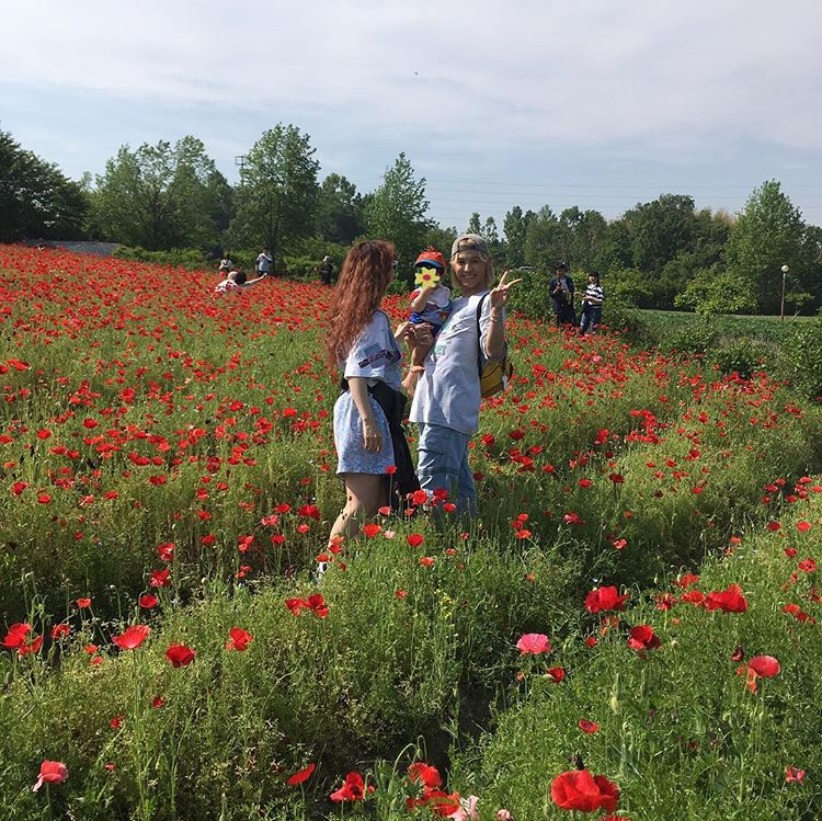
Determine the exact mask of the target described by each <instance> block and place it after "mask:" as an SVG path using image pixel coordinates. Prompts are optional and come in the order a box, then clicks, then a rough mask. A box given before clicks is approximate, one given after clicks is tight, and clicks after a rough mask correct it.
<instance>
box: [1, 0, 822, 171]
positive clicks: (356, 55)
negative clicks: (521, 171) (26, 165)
mask: <svg viewBox="0 0 822 821" xmlns="http://www.w3.org/2000/svg"><path fill="white" fill-rule="evenodd" d="M4 22H5V24H6V25H5V27H4V28H5V30H6V36H5V38H4V48H3V50H2V51H0V78H2V82H3V83H4V84H5V85H6V86H8V87H18V88H25V89H28V90H29V91H30V92H31V93H32V94H33V95H36V94H37V90H38V89H50V93H52V94H53V93H54V92H55V90H59V89H65V90H66V93H69V92H71V93H76V92H78V91H81V92H83V93H84V94H86V95H87V97H88V99H98V100H100V101H104V100H116V99H121V100H134V101H135V104H136V103H139V105H140V106H141V110H145V107H146V106H147V105H149V104H150V103H151V102H152V101H156V102H158V103H164V104H166V105H171V106H174V107H175V108H176V109H177V110H179V111H180V112H185V111H187V110H189V109H191V111H192V123H195V122H196V124H197V126H198V127H200V128H202V122H203V119H202V116H201V115H200V118H199V119H197V118H195V116H194V114H193V111H194V109H199V110H200V112H202V110H203V108H204V107H205V108H206V109H207V108H208V107H212V108H213V110H214V112H215V114H214V116H215V119H216V118H218V117H220V116H221V114H220V112H224V111H227V110H230V111H232V112H234V116H235V117H237V118H238V119H245V115H248V117H247V119H249V120H251V119H254V118H256V119H257V121H259V122H261V123H264V125H263V126H262V128H261V129H260V130H262V129H263V128H267V127H271V126H272V125H274V124H275V123H276V122H280V121H282V122H293V123H295V124H297V125H299V126H301V127H302V128H304V129H305V130H307V131H308V132H309V133H310V134H311V135H312V137H313V138H314V142H315V144H318V145H319V144H321V143H322V144H324V145H326V146H327V150H326V154H325V155H324V156H323V157H322V161H323V163H324V164H325V162H326V161H327V160H329V159H331V160H332V165H333V158H335V157H337V156H340V157H345V156H349V157H350V156H351V155H352V153H356V152H357V150H358V148H359V149H360V150H364V148H365V147H366V146H371V147H373V146H376V145H378V144H379V145H382V146H383V151H384V153H385V156H386V159H384V160H382V161H381V162H379V163H378V164H377V167H376V168H374V173H375V174H381V173H382V171H383V170H384V167H385V165H387V164H388V163H389V162H390V161H391V159H392V158H393V157H394V156H396V154H397V153H398V152H399V150H406V151H408V153H409V155H410V156H411V157H412V160H414V161H415V164H417V165H420V166H423V167H429V168H437V167H438V165H439V164H440V162H441V160H442V158H443V157H447V159H448V161H449V162H451V161H452V158H453V156H454V155H455V154H461V155H463V156H466V157H470V158H472V159H475V158H477V157H480V156H487V157H490V158H491V159H490V160H489V165H490V166H491V167H495V168H497V169H499V171H500V173H502V172H503V171H504V169H505V167H506V165H508V164H515V163H516V159H517V157H518V156H520V155H521V156H529V157H533V156H534V155H536V154H539V152H540V151H542V152H544V153H546V154H549V153H550V154H553V155H556V156H560V155H563V154H566V155H568V154H572V155H576V154H578V153H579V152H584V151H590V152H593V153H592V156H598V157H600V158H601V157H602V154H601V152H602V151H605V150H607V149H608V148H611V149H613V150H614V152H615V153H614V154H613V158H612V159H611V160H610V166H611V168H613V167H614V166H615V165H619V163H620V162H621V159H624V158H631V157H638V156H643V157H646V158H648V159H653V160H654V161H655V162H660V163H663V162H664V163H669V164H670V165H671V167H677V166H678V165H681V164H682V163H683V162H685V161H687V160H689V159H690V161H692V162H697V161H699V159H700V157H704V156H705V155H706V154H711V155H713V156H714V157H715V156H722V155H723V154H724V153H726V152H727V154H728V155H732V154H733V153H734V152H735V151H738V145H739V144H745V145H746V146H751V145H753V144H756V143H761V144H767V145H772V146H784V149H785V150H786V151H796V150H808V151H813V152H818V151H822V104H821V103H822V99H820V96H822V49H819V48H818V42H817V41H818V37H819V33H820V29H821V28H822V27H821V26H820V23H822V5H820V3H819V0H782V2H781V3H776V2H773V0H692V1H691V2H689V3H677V4H673V3H668V2H660V0H622V2H616V0H583V2H578V3H567V2H558V0H472V1H471V2H469V0H439V1H437V0H417V2H415V3H405V2H404V3H398V2H392V0H321V2H319V3H313V4H311V3H303V2H295V0H286V1H285V2H280V3H277V4H265V3H260V2H259V0H163V2H161V1H160V0H142V2H141V3H137V4H131V5H126V4H122V3H111V2H104V1H103V0H75V2H73V3H65V2H64V0H34V1H33V0H6V2H5V4H4ZM95 95H96V96H95ZM101 104H102V102H101ZM160 118H161V115H158V119H160ZM15 122H16V121H15ZM309 123H310V124H311V126H312V127H311V128H308V127H307V126H306V125H305V124H309ZM9 125H10V124H6V123H2V122H0V127H4V128H8V127H9ZM55 126H57V124H55ZM32 128H33V126H32ZM317 128H319V129H321V131H320V132H318V131H317ZM326 128H327V129H328V133H325V129H326ZM12 130H13V131H14V129H12ZM212 130H213V137H212V139H213V140H214V141H215V142H217V143H220V144H224V145H227V144H233V143H235V144H236V145H237V146H241V145H245V146H249V145H250V144H251V142H253V141H254V140H255V139H256V138H257V137H258V136H259V133H260V131H257V133H255V134H242V135H237V136H236V138H235V136H234V135H231V134H230V133H229V132H228V131H227V130H226V127H225V125H224V124H222V125H220V124H218V123H216V122H215V123H214V124H213V129H212ZM186 133H195V134H197V135H198V136H201V137H203V138H204V139H205V135H204V134H203V132H202V131H199V132H198V131H196V130H195V129H194V128H192V129H191V130H189V131H186ZM55 138H56V137H55ZM168 138H170V139H171V138H172V137H171V135H169V137H168ZM125 141H126V140H123V141H121V142H125ZM127 141H129V142H131V143H132V144H139V143H140V142H141V141H142V139H141V138H140V137H139V136H138V137H135V138H133V139H130V140H127ZM67 142H70V139H69V138H68V137H67ZM417 147H418V148H417ZM233 150H235V151H237V153H241V149H239V148H237V149H233ZM112 153H113V152H112ZM55 159H57V160H58V161H59V158H55ZM379 159H382V158H379ZM600 161H602V159H601V160H600ZM360 163H361V164H362V160H360ZM751 173H752V174H755V175H756V176H755V179H754V180H753V181H752V185H751V187H752V186H753V185H756V184H759V183H761V182H762V179H763V178H762V173H761V170H760V169H756V170H755V171H752V172H751Z"/></svg>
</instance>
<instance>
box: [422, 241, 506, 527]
mask: <svg viewBox="0 0 822 821" xmlns="http://www.w3.org/2000/svg"><path fill="white" fill-rule="evenodd" d="M451 274H452V281H453V284H454V285H455V286H456V287H458V288H459V290H460V295H459V296H458V297H457V298H456V299H454V300H453V301H452V303H451V313H450V314H449V316H448V319H447V320H446V321H445V324H444V325H443V326H442V329H441V330H440V332H439V333H438V334H437V339H436V341H435V342H434V343H433V346H432V347H431V348H430V351H429V353H428V355H427V356H426V358H425V366H424V367H425V370H424V372H423V373H422V374H421V375H420V380H419V383H418V384H417V389H416V391H415V393H414V401H413V403H412V405H411V413H410V419H411V421H412V422H415V423H417V425H419V441H418V449H419V459H418V462H417V473H418V475H419V479H420V484H421V485H422V488H423V490H425V491H427V492H428V494H429V497H432V496H435V494H436V491H438V490H441V489H444V490H445V491H446V492H447V493H448V494H449V496H450V498H451V500H452V501H453V502H454V503H455V504H456V508H457V511H458V512H459V513H461V514H467V515H469V516H470V515H475V514H476V512H477V493H476V488H475V486H474V477H473V475H472V473H471V469H470V467H469V465H468V444H469V442H470V440H471V436H472V435H473V434H474V433H475V432H476V430H477V424H478V421H479V409H480V403H481V401H482V391H481V388H480V363H481V362H484V361H487V360H496V361H499V360H501V359H502V358H503V357H504V356H505V352H506V347H507V342H506V339H505V311H504V308H505V303H506V302H507V301H508V292H509V290H510V288H511V286H512V285H515V284H516V283H517V282H519V281H520V280H518V279H515V280H512V281H510V282H508V281H507V278H508V272H507V271H506V272H505V273H504V274H503V275H502V277H501V278H500V282H499V285H497V286H496V288H493V289H492V287H491V286H492V285H493V282H494V267H493V265H492V263H491V257H490V255H489V253H488V244H487V243H486V241H485V240H484V239H483V238H482V237H481V236H479V235H478V234H463V235H462V236H460V237H457V239H456V240H455V241H454V244H453V245H452V247H451ZM480 303H482V305H481V310H480ZM478 311H479V312H480V316H479V321H477V313H478ZM414 339H415V346H416V345H421V346H422V347H423V348H425V347H426V346H427V345H431V341H432V340H431V332H430V330H428V329H427V328H426V327H425V326H421V327H420V329H419V330H417V331H415V334H414Z"/></svg>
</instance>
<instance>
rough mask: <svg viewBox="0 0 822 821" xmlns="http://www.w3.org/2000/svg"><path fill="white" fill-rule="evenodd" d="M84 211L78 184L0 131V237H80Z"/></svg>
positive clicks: (84, 195)
mask: <svg viewBox="0 0 822 821" xmlns="http://www.w3.org/2000/svg"><path fill="white" fill-rule="evenodd" d="M88 213H89V201H88V196H87V193H86V192H85V190H84V188H83V187H82V185H80V184H79V183H76V182H74V181H72V180H70V179H68V178H67V177H66V176H65V175H64V174H63V173H62V172H61V171H60V170H59V169H58V167H57V166H56V165H53V164H51V163H47V162H46V161H45V160H42V159H40V157H38V156H37V155H36V154H34V153H32V152H31V151H26V150H24V149H23V148H22V147H21V146H20V144H19V143H17V142H16V141H15V140H14V139H13V138H12V136H11V134H8V133H6V132H4V131H0V241H2V242H13V241H15V240H20V239H26V238H31V239H81V238H82V237H83V236H85V225H86V221H87V219H88Z"/></svg>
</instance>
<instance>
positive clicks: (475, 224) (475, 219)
mask: <svg viewBox="0 0 822 821" xmlns="http://www.w3.org/2000/svg"><path fill="white" fill-rule="evenodd" d="M480 220H481V217H480V215H479V211H474V212H473V213H472V214H471V218H470V219H469V220H468V225H467V226H466V228H465V233H466V234H479V235H480V236H482V225H481V224H480Z"/></svg>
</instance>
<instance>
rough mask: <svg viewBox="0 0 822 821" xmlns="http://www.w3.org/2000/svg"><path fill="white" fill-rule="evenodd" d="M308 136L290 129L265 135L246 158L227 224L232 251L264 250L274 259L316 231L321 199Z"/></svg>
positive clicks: (280, 128) (281, 127)
mask: <svg viewBox="0 0 822 821" xmlns="http://www.w3.org/2000/svg"><path fill="white" fill-rule="evenodd" d="M315 151H316V149H314V148H312V147H311V142H310V138H309V136H308V135H307V134H302V133H301V132H300V129H299V128H297V127H296V126H294V125H282V124H281V123H280V124H278V125H276V126H275V127H274V128H271V129H269V130H268V131H265V132H263V134H262V136H261V137H260V139H259V140H257V142H256V143H254V145H253V146H252V148H251V150H250V151H249V152H248V154H247V155H246V156H245V160H244V163H243V171H242V179H241V182H240V186H239V188H238V190H237V192H236V202H237V211H236V216H235V218H234V220H232V223H231V229H230V235H231V242H232V244H233V245H234V246H235V247H246V248H249V247H251V248H256V247H260V248H268V249H269V250H271V251H272V253H274V255H275V258H276V257H278V256H282V254H283V253H289V252H291V250H292V249H294V248H295V247H296V246H297V245H298V244H299V242H300V240H302V239H304V238H308V237H310V236H312V235H313V234H314V233H315V219H316V216H317V206H318V202H319V196H320V188H319V185H318V183H317V172H318V171H319V167H320V164H319V162H318V161H317V160H316V159H314V154H315Z"/></svg>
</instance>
